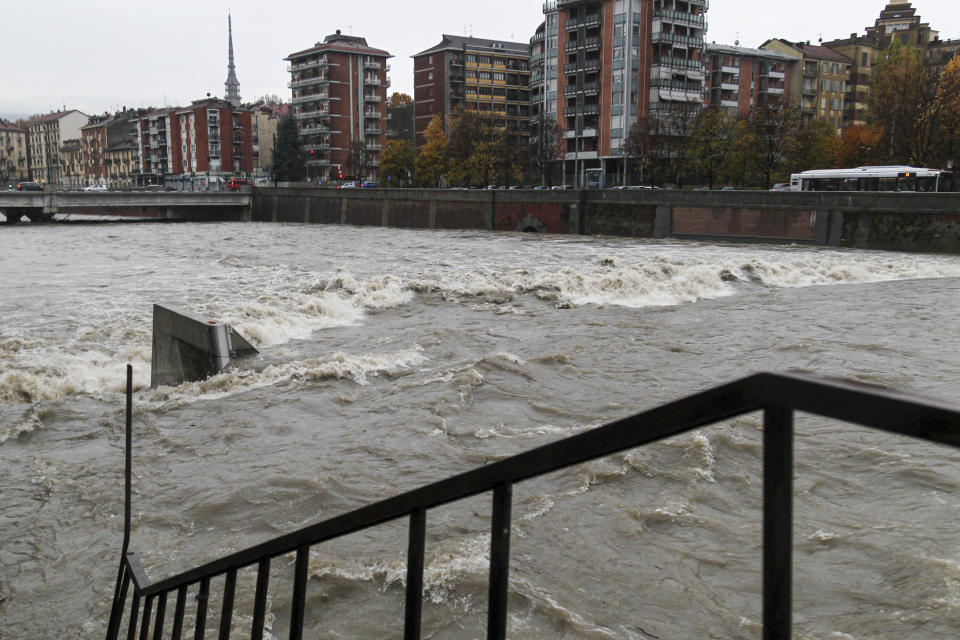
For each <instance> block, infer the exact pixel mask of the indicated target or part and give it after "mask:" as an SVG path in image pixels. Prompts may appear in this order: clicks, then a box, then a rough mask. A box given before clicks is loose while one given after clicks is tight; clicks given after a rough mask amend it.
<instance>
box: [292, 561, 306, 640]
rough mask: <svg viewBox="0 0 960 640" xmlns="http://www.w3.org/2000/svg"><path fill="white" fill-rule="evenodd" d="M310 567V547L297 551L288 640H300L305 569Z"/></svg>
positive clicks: (304, 598) (303, 608) (304, 608)
mask: <svg viewBox="0 0 960 640" xmlns="http://www.w3.org/2000/svg"><path fill="white" fill-rule="evenodd" d="M309 566H310V546H309V545H303V546H301V547H299V548H298V549H297V563H296V570H295V572H294V580H293V602H292V603H291V606H290V640H302V638H303V618H304V613H305V610H306V606H307V569H308V568H309Z"/></svg>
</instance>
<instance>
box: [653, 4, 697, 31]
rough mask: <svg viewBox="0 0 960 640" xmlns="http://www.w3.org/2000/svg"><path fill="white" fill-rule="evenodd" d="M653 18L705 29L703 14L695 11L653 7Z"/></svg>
mask: <svg viewBox="0 0 960 640" xmlns="http://www.w3.org/2000/svg"><path fill="white" fill-rule="evenodd" d="M653 19H654V20H657V19H661V20H665V21H666V22H671V23H673V24H681V25H686V26H688V27H694V28H696V29H705V28H706V26H707V18H706V16H705V15H703V14H700V15H697V14H695V13H689V12H686V11H671V10H669V9H655V10H654V11H653Z"/></svg>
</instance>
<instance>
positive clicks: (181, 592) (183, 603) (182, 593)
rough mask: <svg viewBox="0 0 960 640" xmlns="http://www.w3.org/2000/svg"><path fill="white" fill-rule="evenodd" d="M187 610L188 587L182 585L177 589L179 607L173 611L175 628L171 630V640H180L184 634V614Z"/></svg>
mask: <svg viewBox="0 0 960 640" xmlns="http://www.w3.org/2000/svg"><path fill="white" fill-rule="evenodd" d="M186 608H187V585H185V584H182V585H180V588H179V589H177V605H176V608H175V609H174V610H173V628H172V629H171V630H170V640H180V636H181V634H182V633H183V614H184V611H185V610H186Z"/></svg>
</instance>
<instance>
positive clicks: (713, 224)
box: [251, 189, 960, 253]
mask: <svg viewBox="0 0 960 640" xmlns="http://www.w3.org/2000/svg"><path fill="white" fill-rule="evenodd" d="M251 218H252V219H253V220H258V221H273V222H308V223H319V224H351V225H368V226H370V225H372V226H388V227H405V228H422V229H489V230H496V231H536V232H540V233H561V234H562V233H582V234H588V235H617V236H630V237H638V238H669V237H673V238H691V239H717V240H731V241H733V240H735V241H758V242H788V243H798V244H812V245H830V246H843V247H853V248H862V249H885V250H897V251H927V252H947V253H960V194H940V193H937V194H915V193H792V192H787V193H780V192H767V191H724V192H716V191H668V190H643V191H626V190H624V191H620V190H599V191H523V190H513V191H492V190H491V191H480V190H477V191H473V190H457V189H449V190H429V189H375V190H374V189H371V190H362V189H361V190H349V191H347V190H344V191H337V190H333V189H257V190H256V191H255V193H254V198H253V204H252V214H251Z"/></svg>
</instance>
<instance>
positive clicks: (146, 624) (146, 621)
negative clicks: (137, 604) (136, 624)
mask: <svg viewBox="0 0 960 640" xmlns="http://www.w3.org/2000/svg"><path fill="white" fill-rule="evenodd" d="M154 597H155V596H147V599H146V601H145V602H144V603H143V620H142V621H141V622H140V640H150V616H151V615H152V613H153V599H154Z"/></svg>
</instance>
